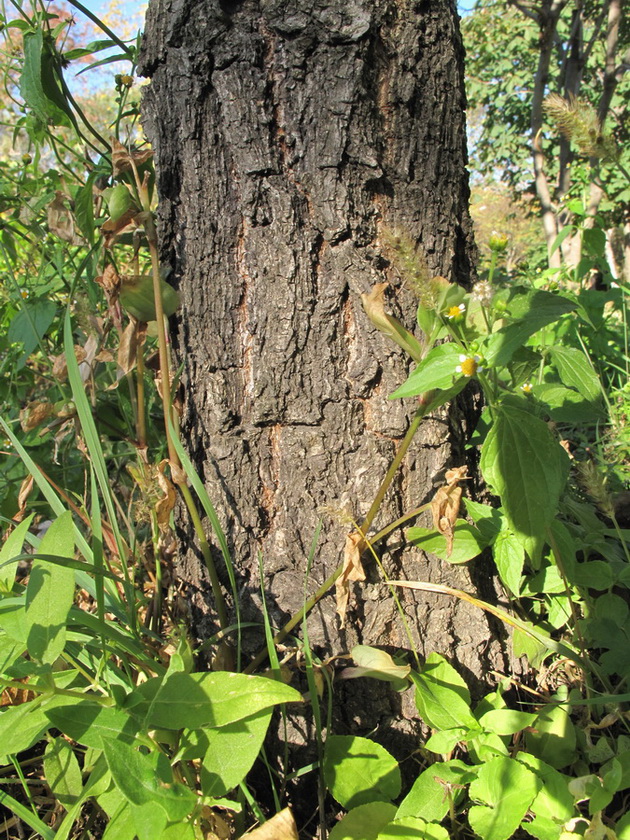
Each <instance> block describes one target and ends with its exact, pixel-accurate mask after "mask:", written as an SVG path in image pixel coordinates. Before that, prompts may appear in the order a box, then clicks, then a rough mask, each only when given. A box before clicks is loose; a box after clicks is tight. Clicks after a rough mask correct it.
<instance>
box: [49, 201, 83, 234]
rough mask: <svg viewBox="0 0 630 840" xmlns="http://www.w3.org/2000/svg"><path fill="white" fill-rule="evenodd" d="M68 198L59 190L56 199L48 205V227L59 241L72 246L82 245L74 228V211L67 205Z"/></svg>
mask: <svg viewBox="0 0 630 840" xmlns="http://www.w3.org/2000/svg"><path fill="white" fill-rule="evenodd" d="M67 200H68V199H67V196H66V195H64V193H62V192H61V190H57V192H56V193H55V197H54V198H53V200H52V201H51V202H50V204H49V205H48V211H47V217H48V227H49V228H50V230H51V232H52V233H54V234H55V235H56V236H58V237H59V239H63V241H64V242H70V243H71V244H72V245H81V244H82V243H83V239H82V238H81V237H80V236H78V235H77V234H76V232H75V228H74V219H73V217H72V211H71V210H70V209H69V208H68V206H67V205H66V201H67Z"/></svg>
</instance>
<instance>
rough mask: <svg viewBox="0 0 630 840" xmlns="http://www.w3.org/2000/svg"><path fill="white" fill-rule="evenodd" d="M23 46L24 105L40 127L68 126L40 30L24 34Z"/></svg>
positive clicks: (47, 50)
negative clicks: (31, 112) (42, 125)
mask: <svg viewBox="0 0 630 840" xmlns="http://www.w3.org/2000/svg"><path fill="white" fill-rule="evenodd" d="M23 44H24V63H23V64H22V75H21V77H20V94H21V96H22V98H23V99H24V102H25V103H26V105H27V107H28V108H30V109H31V111H33V113H34V114H35V115H36V116H37V117H38V119H39V120H41V122H42V123H44V125H49V124H53V125H65V126H69V125H70V124H71V123H70V120H69V119H68V115H67V113H65V108H64V107H63V102H64V100H63V97H62V95H61V91H60V90H59V87H58V86H57V81H56V79H55V77H54V75H53V68H52V63H51V56H50V47H49V46H48V45H47V44H46V42H45V40H44V33H43V31H42V29H39V28H38V29H37V30H36V31H35V32H27V33H26V34H25V35H24V41H23ZM60 106H61V107H60ZM66 107H67V106H66Z"/></svg>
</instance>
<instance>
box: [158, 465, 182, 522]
mask: <svg viewBox="0 0 630 840" xmlns="http://www.w3.org/2000/svg"><path fill="white" fill-rule="evenodd" d="M167 466H168V460H166V459H164V460H163V461H160V463H159V464H158V473H157V482H158V485H159V488H160V490H161V491H162V496H161V498H160V499H158V501H157V502H156V504H155V514H156V516H157V523H158V528H159V529H160V531H167V530H168V528H169V520H170V517H171V511H172V510H173V508H174V507H175V502H176V501H177V492H176V490H175V485H174V484H173V483H172V482H171V481H169V479H168V478H167V477H166V476H165V475H164V470H165V469H166V467H167Z"/></svg>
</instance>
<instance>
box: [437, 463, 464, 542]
mask: <svg viewBox="0 0 630 840" xmlns="http://www.w3.org/2000/svg"><path fill="white" fill-rule="evenodd" d="M467 473H468V467H467V466H463V467H455V468H454V469H452V470H447V471H446V475H445V478H446V484H445V485H443V486H442V487H439V488H438V490H437V492H436V494H435V496H434V497H433V500H432V501H431V513H432V514H433V526H434V528H435V530H436V531H439V532H440V534H443V535H444V538H445V539H446V556H447V557H450V556H451V554H452V552H453V529H454V527H455V523H456V522H457V516H458V514H459V505H460V502H461V500H462V488H461V487H459V482H460V481H464V480H465V479H466V477H467Z"/></svg>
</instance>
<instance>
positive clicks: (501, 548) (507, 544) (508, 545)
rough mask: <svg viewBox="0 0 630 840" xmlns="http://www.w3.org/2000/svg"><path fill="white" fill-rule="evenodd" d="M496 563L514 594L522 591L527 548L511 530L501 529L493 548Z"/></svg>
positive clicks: (504, 581) (503, 579)
mask: <svg viewBox="0 0 630 840" xmlns="http://www.w3.org/2000/svg"><path fill="white" fill-rule="evenodd" d="M492 552H493V557H494V563H495V566H496V567H497V572H498V573H499V577H500V578H501V581H502V582H503V584H504V585H505V586H507V588H508V589H509V590H510V592H511V593H512V594H513V595H516V596H518V595H519V594H520V591H521V575H522V574H523V564H524V563H525V550H524V549H523V546H522V545H521V543H520V542H519V541H518V540H517V538H516V537H515V536H514V534H512V533H511V532H510V531H508V530H505V531H501V533H500V534H499V536H498V537H497V538H496V540H495V542H494V546H493V549H492Z"/></svg>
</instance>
